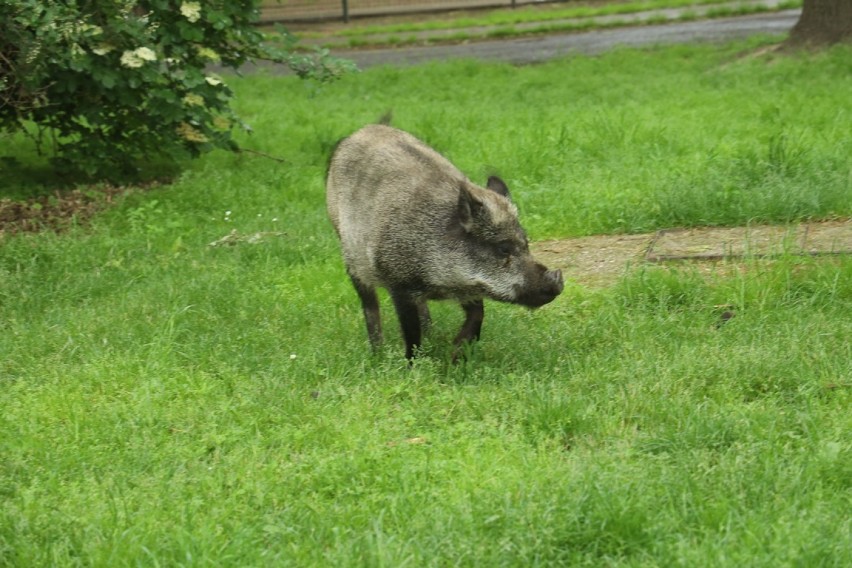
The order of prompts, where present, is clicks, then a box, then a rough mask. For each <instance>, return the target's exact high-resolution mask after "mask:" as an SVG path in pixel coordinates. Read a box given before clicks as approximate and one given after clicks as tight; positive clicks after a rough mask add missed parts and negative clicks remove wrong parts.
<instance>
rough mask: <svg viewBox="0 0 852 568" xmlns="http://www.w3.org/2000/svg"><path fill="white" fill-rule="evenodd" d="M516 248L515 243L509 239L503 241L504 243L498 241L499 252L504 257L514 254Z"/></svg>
mask: <svg viewBox="0 0 852 568" xmlns="http://www.w3.org/2000/svg"><path fill="white" fill-rule="evenodd" d="M514 250H515V245H513V244H512V243H510V242H509V241H503V242H502V243H497V254H499V255H500V256H502V257H504V258H505V257H507V256H510V255H511V254H512V252H513V251H514Z"/></svg>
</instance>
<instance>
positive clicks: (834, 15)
mask: <svg viewBox="0 0 852 568" xmlns="http://www.w3.org/2000/svg"><path fill="white" fill-rule="evenodd" d="M844 41H846V42H849V41H852V0H805V3H804V5H803V6H802V15H801V16H800V17H799V21H798V22H797V23H796V25H795V27H794V28H793V30H792V31H791V32H790V40H789V43H791V44H793V45H803V44H807V45H829V44H832V43H839V42H844Z"/></svg>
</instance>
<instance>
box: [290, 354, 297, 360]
mask: <svg viewBox="0 0 852 568" xmlns="http://www.w3.org/2000/svg"><path fill="white" fill-rule="evenodd" d="M295 358H296V354H295V353H290V360H291V361H292V360H293V359H295Z"/></svg>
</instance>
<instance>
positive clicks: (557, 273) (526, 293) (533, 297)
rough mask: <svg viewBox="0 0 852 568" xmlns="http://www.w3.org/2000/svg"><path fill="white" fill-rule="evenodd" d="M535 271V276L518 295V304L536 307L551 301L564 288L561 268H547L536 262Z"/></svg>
mask: <svg viewBox="0 0 852 568" xmlns="http://www.w3.org/2000/svg"><path fill="white" fill-rule="evenodd" d="M536 273H537V277H536V278H535V279H533V281H532V282H531V283H530V284H529V285H528V286H527V287H526V289H524V290H523V291H522V292H521V293H520V294H519V295H518V298H517V300H516V302H517V303H518V304H521V305H522V306H528V307H530V308H538V307H539V306H543V305H545V304H547V303H550V302H552V301H553V300H554V299H555V298H556V296H558V295H559V294H561V293H562V289H563V288H565V280H564V279H563V278H562V271H561V270H548V269H547V268H545V267H544V266H543V265H541V264H537V265H536Z"/></svg>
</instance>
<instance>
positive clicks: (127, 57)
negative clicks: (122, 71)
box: [121, 51, 145, 67]
mask: <svg viewBox="0 0 852 568" xmlns="http://www.w3.org/2000/svg"><path fill="white" fill-rule="evenodd" d="M121 64H122V65H124V66H125V67H142V66H143V65H145V62H144V61H142V60H141V59H140V58H139V56H138V55H136V52H135V51H125V52H124V53H122V54H121Z"/></svg>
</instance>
